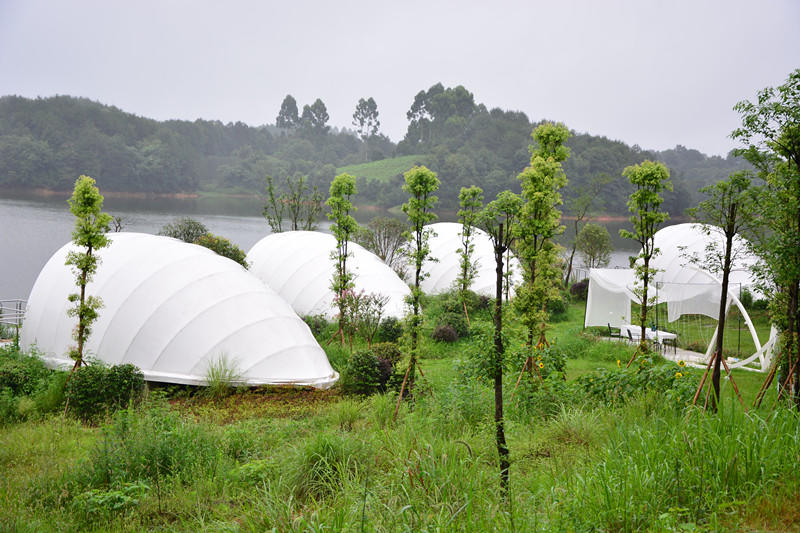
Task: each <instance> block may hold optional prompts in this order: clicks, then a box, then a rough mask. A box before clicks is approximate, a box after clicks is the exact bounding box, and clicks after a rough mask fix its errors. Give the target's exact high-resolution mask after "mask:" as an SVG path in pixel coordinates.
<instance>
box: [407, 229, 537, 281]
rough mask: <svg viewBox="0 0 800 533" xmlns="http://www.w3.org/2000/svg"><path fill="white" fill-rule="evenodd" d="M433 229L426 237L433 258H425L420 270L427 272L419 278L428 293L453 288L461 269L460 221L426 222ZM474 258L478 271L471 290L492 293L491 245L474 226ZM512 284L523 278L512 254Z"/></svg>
mask: <svg viewBox="0 0 800 533" xmlns="http://www.w3.org/2000/svg"><path fill="white" fill-rule="evenodd" d="M427 227H428V228H430V229H431V230H433V232H434V235H432V236H431V237H430V238H429V240H428V247H429V248H430V250H431V256H432V257H434V258H436V259H437V261H436V262H432V261H426V262H425V264H424V266H423V270H424V271H425V272H427V273H429V274H430V275H429V276H428V277H427V278H425V279H424V280H423V281H422V284H421V288H422V291H423V292H425V293H427V294H441V293H443V292H447V291H449V290H452V289H453V288H454V286H455V282H456V279H458V275H459V273H460V271H461V267H460V264H461V255H459V250H461V249H462V245H461V228H462V226H461V224H458V223H456V222H438V223H436V224H430V225H429V226H427ZM473 243H474V246H475V248H474V258H475V261H476V263H477V268H478V270H477V272H476V275H475V279H474V280H473V282H472V290H473V291H474V292H476V293H478V294H482V295H485V296H494V293H495V282H496V274H495V263H494V247H493V246H492V241H491V240H490V239H489V236H488V235H487V234H486V232H485V231H483V230H481V229H480V228H475V233H474V241H473ZM511 280H512V281H511V284H512V286H513V287H516V286H518V285H519V284H520V283H521V282H522V268H521V266H520V264H519V261H518V260H517V258H516V257H514V256H513V255H511Z"/></svg>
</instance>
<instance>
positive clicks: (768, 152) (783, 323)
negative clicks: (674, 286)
mask: <svg viewBox="0 0 800 533" xmlns="http://www.w3.org/2000/svg"><path fill="white" fill-rule="evenodd" d="M734 109H735V110H736V111H737V112H738V113H739V114H740V115H741V117H742V125H741V127H739V128H737V129H736V130H734V132H733V133H732V134H731V137H733V138H734V139H736V140H738V141H740V142H742V144H743V145H744V148H742V149H740V150H737V153H738V154H739V155H742V156H744V157H745V159H747V160H748V161H749V162H750V163H752V164H753V165H754V166H755V167H756V169H758V172H759V176H760V177H761V178H762V179H764V181H765V182H766V186H765V190H764V194H763V195H762V196H761V201H760V203H761V211H762V213H763V214H762V220H763V221H764V223H765V225H766V232H765V233H766V234H765V238H764V239H762V240H761V242H760V243H759V244H758V252H759V255H760V256H761V257H762V259H763V260H764V262H765V264H766V269H765V272H766V273H767V274H768V276H767V277H768V281H769V282H771V283H770V284H771V285H773V286H774V288H775V289H777V290H776V292H775V297H774V298H773V302H772V305H771V307H772V309H773V311H774V313H773V316H774V317H776V319H777V320H776V326H777V327H778V329H779V330H780V331H781V337H782V339H781V340H782V349H781V353H782V354H783V358H784V365H785V366H784V368H785V370H786V373H785V375H786V381H785V383H783V384H782V386H784V387H785V385H786V384H788V383H789V381H790V380H791V379H793V380H794V397H795V401H796V402H797V407H798V409H800V365H798V361H800V353H798V351H799V349H798V335H799V334H800V309H799V306H800V69H797V70H795V71H793V72H792V73H791V74H789V78H788V79H787V80H786V82H785V83H784V84H783V85H780V86H778V87H775V88H773V87H767V88H765V89H763V90H761V91H759V93H758V98H757V101H756V102H750V101H747V100H744V101H742V102H739V103H738V104H736V106H735V107H734ZM778 317H780V318H778ZM781 392H783V389H781Z"/></svg>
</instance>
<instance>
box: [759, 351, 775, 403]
mask: <svg viewBox="0 0 800 533" xmlns="http://www.w3.org/2000/svg"><path fill="white" fill-rule="evenodd" d="M777 370H778V361H777V360H776V361H775V362H774V363H773V365H772V368H770V369H769V374H767V379H765V380H764V382H763V383H762V384H761V388H760V389H758V394H756V399H755V400H754V401H753V409H758V408H759V407H761V402H762V401H763V400H764V396H766V394H767V391H768V390H769V387H770V386H771V385H772V382H773V380H774V379H775V372H776V371H777Z"/></svg>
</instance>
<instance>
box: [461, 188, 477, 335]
mask: <svg viewBox="0 0 800 533" xmlns="http://www.w3.org/2000/svg"><path fill="white" fill-rule="evenodd" d="M458 203H459V205H460V206H461V209H459V211H458V219H459V221H460V222H461V248H460V249H459V250H458V254H459V255H460V256H461V259H460V261H459V267H460V270H459V272H458V278H456V284H457V286H458V292H459V294H460V295H461V304H462V305H463V306H464V315H465V316H466V317H467V323H469V313H467V291H469V288H470V287H471V286H472V281H473V280H474V279H475V274H476V273H477V271H478V266H477V265H476V264H475V261H474V260H473V257H472V256H473V253H474V252H475V245H474V244H473V242H472V241H473V234H474V232H475V225H476V224H477V222H478V215H479V214H480V211H481V208H482V207H483V189H481V188H480V187H477V186H475V185H473V186H472V187H461V191H460V192H459V194H458Z"/></svg>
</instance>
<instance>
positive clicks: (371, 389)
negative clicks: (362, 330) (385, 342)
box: [341, 345, 399, 395]
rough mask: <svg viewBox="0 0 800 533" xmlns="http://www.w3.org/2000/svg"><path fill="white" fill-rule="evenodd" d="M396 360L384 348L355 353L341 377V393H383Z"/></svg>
mask: <svg viewBox="0 0 800 533" xmlns="http://www.w3.org/2000/svg"><path fill="white" fill-rule="evenodd" d="M376 346H379V345H376ZM383 356H389V357H391V359H389V358H386V357H383ZM397 359H399V357H398V358H397ZM397 359H395V354H394V353H391V352H390V351H389V350H388V349H387V348H385V347H380V348H378V350H377V351H374V350H372V349H367V350H359V351H357V352H355V353H354V354H353V355H352V356H351V357H350V360H349V361H348V363H347V367H346V368H345V371H344V372H343V375H342V380H341V384H342V392H344V393H346V394H361V395H369V394H374V393H376V392H385V391H386V386H387V384H388V383H389V379H390V378H391V377H392V374H393V373H394V365H395V363H396V362H397ZM393 360H394V362H393Z"/></svg>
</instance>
